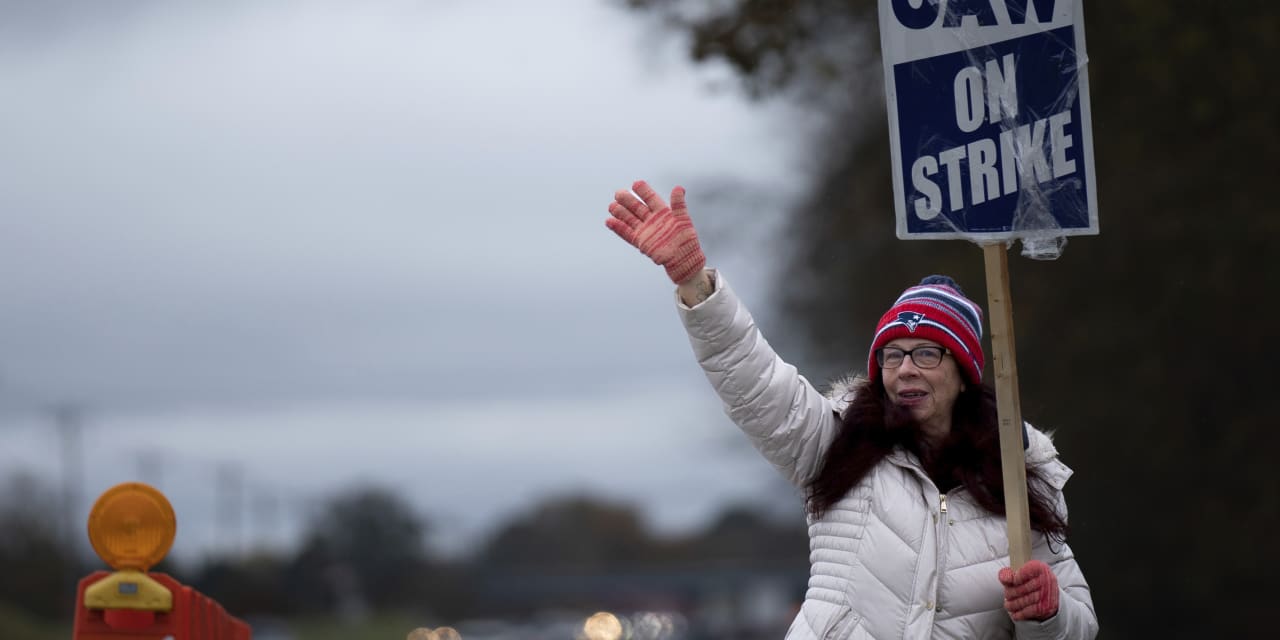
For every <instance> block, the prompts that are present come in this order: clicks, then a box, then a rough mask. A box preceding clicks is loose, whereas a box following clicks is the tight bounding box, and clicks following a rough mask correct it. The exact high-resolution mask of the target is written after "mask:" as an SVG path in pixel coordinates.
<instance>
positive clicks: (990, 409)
mask: <svg viewBox="0 0 1280 640" xmlns="http://www.w3.org/2000/svg"><path fill="white" fill-rule="evenodd" d="M855 385H856V389H855V391H854V392H853V400H852V402H851V403H850V405H849V407H848V409H847V410H846V411H845V413H844V416H843V418H842V420H841V426H840V432H839V434H838V435H837V436H836V439H835V441H834V442H832V444H831V448H830V449H828V450H827V453H826V456H825V457H824V458H823V461H822V468H821V469H820V470H819V471H818V475H817V476H816V477H814V479H813V480H812V481H810V482H809V484H808V486H807V487H806V488H807V493H808V500H807V508H808V511H809V513H810V515H812V516H813V517H815V518H819V517H821V516H822V515H823V514H825V513H826V512H827V510H828V509H830V508H831V506H832V505H834V504H835V503H836V502H837V501H839V500H840V499H841V498H843V497H844V496H845V494H846V493H848V492H849V490H850V489H852V488H853V487H854V486H856V485H857V484H858V482H859V481H860V480H862V478H863V477H864V476H866V474H867V473H868V472H869V471H871V469H872V468H873V467H875V466H876V464H878V463H879V462H880V461H881V460H883V459H884V457H885V456H887V455H889V453H891V452H892V451H893V450H894V449H895V448H898V447H901V448H903V449H905V450H906V451H910V452H911V453H914V454H915V455H916V457H917V458H919V460H920V462H921V464H922V465H923V466H924V470H925V473H927V474H928V475H929V477H930V478H932V479H933V482H934V484H936V485H937V486H938V490H939V491H943V492H946V491H950V490H951V489H953V488H956V487H961V486H962V487H964V488H965V489H966V490H968V492H969V494H970V495H972V496H973V498H974V501H976V502H977V503H978V504H979V505H981V506H982V507H983V508H984V509H986V510H987V511H990V512H992V513H995V514H998V515H1002V516H1003V515H1005V506H1004V476H1003V474H1002V471H1001V468H1000V434H999V430H998V427H997V426H996V425H997V424H998V422H997V415H996V394H995V390H994V389H992V388H991V387H990V386H988V385H985V384H983V385H968V386H967V388H966V389H965V390H964V391H961V392H960V395H959V397H957V398H956V403H955V406H954V407H953V408H952V416H951V433H950V434H949V435H948V436H947V438H946V440H945V441H944V442H942V443H941V444H937V445H931V444H929V442H928V441H927V440H926V439H925V438H924V437H923V432H922V430H921V428H920V425H919V423H917V422H916V421H915V420H914V419H912V417H911V415H910V413H908V412H907V411H906V410H904V409H902V408H901V407H898V406H897V405H895V404H893V403H892V402H890V401H889V399H888V394H886V393H885V388H884V382H883V381H881V380H880V377H879V376H877V377H876V379H875V380H870V381H868V380H865V379H860V380H858V381H857V382H855ZM1027 507H1028V513H1029V514H1030V520H1031V528H1032V529H1035V530H1036V531H1040V532H1042V533H1044V534H1045V535H1046V536H1048V537H1049V538H1050V539H1051V540H1057V541H1059V542H1061V541H1063V540H1065V539H1066V536H1067V523H1066V520H1065V518H1064V516H1063V514H1061V513H1059V512H1058V510H1057V509H1056V508H1055V501H1054V498H1053V493H1052V491H1051V489H1050V488H1049V485H1048V483H1047V482H1045V481H1044V479H1043V478H1041V477H1040V476H1039V475H1038V474H1037V473H1036V472H1035V470H1034V469H1032V468H1028V469H1027Z"/></svg>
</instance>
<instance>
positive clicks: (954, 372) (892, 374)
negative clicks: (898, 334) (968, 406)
mask: <svg viewBox="0 0 1280 640" xmlns="http://www.w3.org/2000/svg"><path fill="white" fill-rule="evenodd" d="M885 346H886V347H896V348H898V349H902V350H903V351H910V350H912V349H915V348H916V347H922V346H932V347H938V348H940V349H941V348H942V347H941V345H939V344H938V343H936V342H932V341H930V340H921V339H918V338H899V339H897V340H893V341H891V342H889V343H888V344H886V345H885ZM880 371H881V375H882V376H883V377H884V388H885V391H886V392H887V393H888V394H889V401H890V402H892V403H894V404H895V405H898V406H900V407H902V408H904V409H906V410H908V411H910V412H911V416H912V417H913V418H915V419H916V421H917V422H919V423H920V426H921V427H923V428H924V430H925V433H927V434H929V435H931V436H936V437H943V436H946V435H947V434H948V433H950V432H951V409H952V408H953V407H954V406H955V404H956V398H957V397H959V395H960V392H961V391H963V390H964V378H963V377H962V376H961V374H960V367H959V366H958V365H957V364H956V361H955V358H953V357H952V356H951V354H950V353H948V354H947V355H944V356H943V357H942V362H940V363H938V366H936V367H933V368H932V369H923V368H921V367H918V366H916V363H915V360H914V359H913V358H912V357H910V356H908V357H906V358H904V359H903V360H902V365H901V366H898V367H895V368H893V369H885V368H883V367H881V369H880Z"/></svg>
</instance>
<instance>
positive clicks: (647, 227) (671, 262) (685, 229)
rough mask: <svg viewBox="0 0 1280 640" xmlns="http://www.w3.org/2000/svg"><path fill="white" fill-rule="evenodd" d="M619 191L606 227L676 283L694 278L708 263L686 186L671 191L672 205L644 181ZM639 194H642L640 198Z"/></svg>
mask: <svg viewBox="0 0 1280 640" xmlns="http://www.w3.org/2000/svg"><path fill="white" fill-rule="evenodd" d="M631 189H632V190H633V191H635V193H634V194H633V193H632V192H631V191H627V190H625V189H622V190H619V191H618V192H617V193H615V194H614V195H613V199H614V201H613V202H611V203H609V213H610V215H611V217H609V218H607V219H605V221H604V224H605V226H607V227H609V228H610V229H612V230H613V232H614V233H616V234H618V236H619V237H621V238H622V239H623V240H626V241H627V242H628V243H630V244H631V245H632V246H634V247H635V248H637V249H639V250H640V252H641V253H643V254H645V255H646V256H649V257H650V258H651V259H652V260H653V261H654V262H655V263H657V264H660V265H662V266H663V267H664V268H665V269H666V270H667V276H668V277H670V278H671V281H672V282H674V283H676V284H682V283H685V282H688V281H689V280H692V279H693V278H694V277H696V276H697V275H698V274H700V273H702V269H703V267H705V266H706V264H707V259H706V257H705V256H704V255H703V254H702V246H701V245H700V244H699V243H698V232H697V231H695V230H694V228H693V221H692V220H690V219H689V209H688V207H687V205H686V204H685V201H684V187H676V188H674V189H672V190H671V206H667V203H666V201H664V200H663V199H662V196H660V195H658V193H657V192H656V191H654V190H653V187H650V186H649V184H648V183H647V182H645V181H643V180H638V181H636V182H635V184H632V185H631ZM636 196H639V198H637V197H636Z"/></svg>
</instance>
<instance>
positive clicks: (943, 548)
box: [931, 493, 950, 614]
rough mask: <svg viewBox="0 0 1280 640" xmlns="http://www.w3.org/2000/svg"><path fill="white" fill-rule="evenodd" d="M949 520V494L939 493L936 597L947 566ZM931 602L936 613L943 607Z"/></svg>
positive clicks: (934, 601)
mask: <svg viewBox="0 0 1280 640" xmlns="http://www.w3.org/2000/svg"><path fill="white" fill-rule="evenodd" d="M948 522H950V521H949V520H948V519H947V494H945V493H939V494H938V584H937V588H936V589H935V590H934V593H933V594H932V595H933V596H934V597H935V598H936V597H937V595H938V591H940V590H941V587H942V573H943V571H944V567H946V565H947V556H946V554H947V534H948V527H949V525H948ZM931 602H932V604H933V607H932V608H933V611H934V613H935V614H936V613H937V612H938V611H939V610H940V609H941V608H942V607H941V606H939V605H940V604H941V603H939V602H937V601H936V600H933V601H931Z"/></svg>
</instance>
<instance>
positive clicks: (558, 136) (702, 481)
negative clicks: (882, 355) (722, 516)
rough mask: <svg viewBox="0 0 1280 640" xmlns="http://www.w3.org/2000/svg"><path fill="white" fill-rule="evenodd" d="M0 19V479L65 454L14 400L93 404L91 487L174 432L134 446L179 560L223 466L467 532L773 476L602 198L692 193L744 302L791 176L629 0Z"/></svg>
mask: <svg viewBox="0 0 1280 640" xmlns="http://www.w3.org/2000/svg"><path fill="white" fill-rule="evenodd" d="M28 4H30V6H28ZM107 5H111V6H113V7H117V9H116V10H107V9H104V7H105V6H107ZM0 13H2V14H3V18H4V19H3V20H2V22H3V23H4V24H5V25H7V26H5V27H2V28H0V41H2V42H0V83H3V87H2V88H0V96H3V97H2V98H0V141H3V144H0V296H2V299H3V301H4V302H3V313H0V402H3V404H4V406H5V409H6V411H5V412H4V413H3V414H0V419H3V420H4V422H6V423H7V425H6V426H4V427H0V442H3V443H4V446H0V450H3V452H0V465H3V467H4V468H7V469H8V468H28V469H38V470H40V471H41V472H42V473H47V474H50V477H51V478H56V476H57V473H58V472H59V470H60V467H59V465H58V442H57V440H56V438H55V435H54V434H55V432H54V430H53V429H51V428H49V424H48V423H49V419H48V417H47V415H44V414H41V413H38V412H33V411H32V409H33V408H36V407H43V406H48V405H51V404H56V403H64V402H75V403H81V404H83V406H84V407H85V424H86V429H85V433H84V447H85V451H86V467H85V488H84V491H85V494H86V495H85V502H86V504H84V505H82V507H83V509H84V510H87V508H88V504H87V502H88V501H91V500H92V498H93V497H94V496H96V495H97V494H98V493H99V492H100V491H101V490H103V489H105V488H106V487H107V486H109V485H110V484H111V483H114V482H117V481H122V480H127V479H135V478H137V476H138V475H139V473H140V471H139V464H138V460H139V459H141V457H144V456H146V455H159V456H161V457H162V458H163V459H164V462H163V463H162V464H161V465H160V466H159V467H156V466H155V465H151V466H147V467H145V468H146V469H151V471H149V473H151V474H153V475H155V478H152V480H154V481H157V482H158V483H159V484H161V488H163V489H164V490H165V491H166V492H168V493H169V494H170V497H171V498H172V499H173V500H174V502H175V506H176V507H177V509H178V512H179V520H180V529H181V530H182V531H184V532H190V533H184V534H180V536H179V541H178V548H177V551H179V552H184V551H185V552H187V553H190V552H192V551H193V550H195V549H198V548H203V547H207V546H209V545H216V544H220V541H222V540H224V539H225V538H226V535H223V533H225V532H221V533H220V532H219V529H218V527H217V526H215V524H214V523H213V522H212V519H211V515H212V512H213V510H214V507H213V506H211V505H213V502H214V491H213V489H212V488H211V487H210V485H211V484H212V482H211V481H210V480H209V479H210V478H212V477H213V476H214V472H213V471H212V470H213V469H215V468H216V467H217V466H218V465H222V464H227V463H235V464H238V465H239V468H240V469H242V471H243V473H244V477H245V482H246V487H247V489H246V490H247V491H248V492H249V493H250V494H252V495H254V496H258V495H261V496H275V497H277V498H278V499H279V500H282V501H285V502H288V503H289V504H301V502H303V501H304V500H305V499H306V498H308V497H314V496H322V495H324V494H325V492H326V491H329V490H332V489H333V488H336V487H339V486H343V485H344V484H346V483H348V482H351V481H354V480H361V479H363V480H371V481H378V482H383V483H386V484H390V485H392V486H394V487H395V488H397V489H398V490H401V491H403V492H404V493H405V494H406V495H408V496H410V497H411V499H412V500H413V501H414V503H415V505H417V506H418V507H420V508H421V510H422V511H423V512H424V514H426V515H427V516H428V517H430V518H432V520H433V521H437V523H438V524H441V525H442V526H441V536H442V538H447V537H449V536H452V539H450V540H443V539H442V540H440V543H441V544H444V545H446V546H448V545H453V546H455V547H456V546H462V545H465V544H466V542H465V541H466V539H468V537H469V536H474V534H475V533H477V532H479V531H481V530H483V528H484V527H485V526H488V525H490V524H492V522H493V521H494V519H495V518H497V517H500V516H501V515H503V514H506V513H509V512H510V510H512V509H517V508H520V507H522V506H525V505H527V504H529V502H530V500H532V499H534V498H536V497H538V496H540V495H545V494H547V493H552V492H563V491H573V490H590V491H593V492H596V493H601V494H606V495H610V496H613V497H617V498H621V499H627V500H632V501H635V502H637V503H638V504H640V505H641V506H643V507H645V509H646V512H647V513H649V514H650V515H651V516H652V517H653V518H655V519H656V520H657V522H658V523H659V524H660V525H663V526H669V527H680V526H688V525H689V524H693V523H696V522H698V521H699V518H702V517H705V515H707V514H708V513H709V512H710V511H711V510H712V509H713V507H714V506H715V505H716V504H718V503H719V502H721V501H723V500H728V499H735V498H738V497H745V496H751V495H758V494H759V492H760V491H761V490H762V487H768V486H771V485H770V483H771V482H773V479H772V478H771V477H770V475H769V474H771V472H770V471H769V470H768V469H767V468H766V467H765V465H764V463H762V462H759V461H757V460H755V459H754V458H752V457H750V456H749V455H748V456H743V455H742V453H741V451H738V450H735V449H734V448H733V447H732V446H731V445H727V444H725V440H726V438H725V436H726V434H728V435H729V436H733V435H734V434H733V433H732V427H731V426H730V425H729V424H728V422H727V421H726V420H724V419H723V417H721V416H720V414H719V408H718V402H717V401H716V400H715V399H714V397H712V394H711V392H710V390H709V388H708V387H707V385H706V383H705V381H703V380H702V379H701V374H700V373H699V372H698V371H697V369H696V367H695V366H694V365H693V363H692V358H691V357H690V355H689V351H688V345H687V343H686V342H685V339H684V337H683V332H682V331H681V330H680V328H679V326H678V321H677V320H676V318H675V313H674V311H673V310H672V308H671V293H670V288H671V287H670V284H669V283H668V282H667V281H666V280H665V279H664V276H663V274H662V272H661V270H660V269H659V268H657V267H656V266H654V265H652V264H651V263H649V262H648V261H647V259H645V258H643V257H642V256H640V255H639V254H638V253H636V252H635V251H634V250H633V249H631V248H630V247H627V246H626V245H624V244H623V243H622V242H621V241H620V240H618V239H617V238H615V237H614V236H613V235H612V234H611V233H610V232H608V231H607V230H606V229H605V228H604V224H603V220H604V217H605V216H606V215H607V213H606V212H605V205H606V204H607V203H608V201H609V199H610V198H611V195H612V193H613V191H614V190H615V189H617V188H619V187H623V186H626V185H628V184H629V183H630V181H631V180H633V179H635V178H639V177H643V178H647V179H649V180H651V181H652V182H654V183H655V184H656V185H657V186H658V187H659V190H660V191H663V192H665V191H667V190H669V189H670V187H671V186H672V185H673V184H675V183H676V182H677V181H679V182H680V183H682V184H684V185H685V186H687V187H688V188H689V191H690V202H691V207H692V211H693V215H694V217H695V220H697V221H700V222H701V223H702V224H701V225H700V226H702V227H703V228H704V229H705V230H708V231H709V232H705V233H704V235H705V236H706V242H705V244H706V245H707V248H708V252H709V253H710V254H711V258H712V261H713V262H714V263H715V264H717V265H722V266H727V267H728V268H730V269H731V270H732V271H731V272H732V273H734V274H735V275H736V277H734V276H731V278H732V279H733V280H734V281H735V284H737V285H738V288H739V289H741V290H743V291H744V293H746V294H747V295H748V296H750V297H751V298H754V299H755V300H756V301H758V302H759V303H760V304H757V306H758V307H761V312H763V310H764V309H763V306H764V305H763V302H764V293H763V286H762V283H763V281H764V275H765V274H766V273H767V272H766V271H765V267H762V266H760V265H761V264H764V263H766V262H767V260H759V259H757V256H755V255H753V254H752V252H753V251H759V250H767V248H768V243H767V242H764V241H761V240H760V234H761V230H762V229H764V230H765V231H764V232H763V233H766V234H767V229H769V228H772V227H773V226H774V225H776V223H777V222H778V219H779V218H778V214H779V210H780V208H781V203H782V202H783V201H784V200H785V198H786V192H787V189H788V188H790V187H789V185H792V184H793V183H794V182H795V178H794V175H793V174H794V172H795V168H794V167H793V166H792V164H793V162H794V155H795V150H794V149H793V148H792V146H791V143H790V141H789V138H788V136H787V135H786V132H787V130H788V127H787V124H788V123H787V120H788V118H787V114H786V113H785V111H784V109H783V107H781V106H777V105H774V106H769V105H766V106H750V105H747V104H745V102H744V101H743V100H742V99H741V97H740V96H739V95H738V94H736V93H735V92H733V91H725V92H720V93H715V92H712V91H710V90H709V89H708V87H709V86H710V85H713V84H716V83H720V84H724V83H726V82H728V80H727V78H728V74H727V73H724V72H723V71H720V72H718V71H717V70H715V69H694V68H692V67H691V66H690V65H689V64H688V63H687V62H686V61H685V59H684V56H683V53H682V51H681V49H680V43H679V41H678V40H676V39H674V38H671V37H661V36H659V35H658V34H657V32H656V31H655V29H654V25H653V24H652V23H650V22H648V21H647V20H645V19H644V18H643V17H642V16H638V15H635V14H631V13H627V12H624V11H622V10H619V9H617V8H614V6H613V5H611V4H609V3H607V2H603V1H599V0H557V1H553V2H539V3H533V2H520V1H517V0H486V1H472V2H450V1H432V2H426V1H422V2H410V1H407V0H400V1H396V2H360V3H349V2H336V1H320V2H305V3H304V2H273V3H250V2H229V3H189V4H184V3H150V2H128V3H121V4H119V5H116V4H115V3H97V2H90V1H87V0H86V1H84V2H69V1H65V0H62V1H59V2H49V3H34V4H31V3H17V2H0ZM726 185H728V186H726ZM733 185H747V187H746V188H744V189H738V190H736V191H735V190H733V188H732V186H733ZM700 186H704V187H705V188H704V190H703V191H702V192H701V193H700V192H699V187H700ZM726 191H730V192H731V193H733V194H735V195H730V196H725V192H726ZM713 192H715V193H718V194H719V195H720V197H716V198H713V197H710V194H711V193H713ZM700 206H701V208H699V207H700ZM741 229H755V230H756V231H755V236H753V237H754V240H753V239H752V238H751V237H748V236H749V235H750V234H744V233H743V232H741ZM718 247H722V249H721V250H720V251H719V252H717V251H716V250H717V248H718ZM659 466H661V467H662V470H661V471H656V469H658V467H659ZM673 469H674V470H677V471H674V472H673V471H671V470H673ZM144 479H146V478H144ZM513 485H514V486H513ZM264 500H265V498H264ZM797 509H798V507H797ZM286 511H288V509H286ZM294 511H297V510H296V509H294ZM279 518H280V519H281V520H282V521H283V522H280V523H277V524H270V523H267V524H262V525H261V526H260V527H259V529H258V531H257V532H256V533H255V532H254V531H253V530H252V526H251V529H250V531H248V532H242V534H241V535H245V536H255V535H256V536H258V537H265V538H269V539H275V540H276V541H280V542H283V541H287V538H288V536H289V535H290V532H291V531H293V530H294V529H296V522H297V520H298V518H297V517H296V514H295V515H288V514H285V515H281V516H279ZM184 525H186V528H184ZM184 536H185V537H184ZM460 541H461V542H460Z"/></svg>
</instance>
